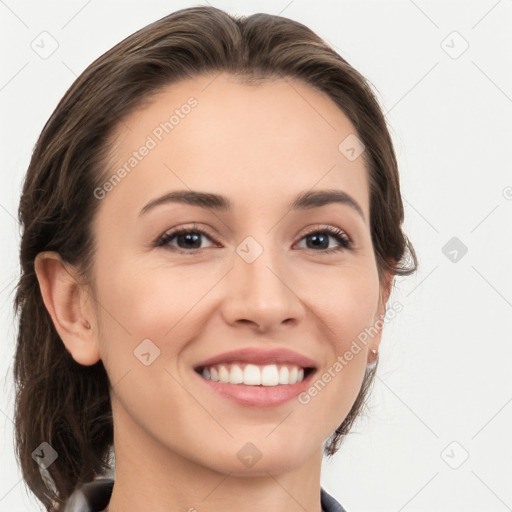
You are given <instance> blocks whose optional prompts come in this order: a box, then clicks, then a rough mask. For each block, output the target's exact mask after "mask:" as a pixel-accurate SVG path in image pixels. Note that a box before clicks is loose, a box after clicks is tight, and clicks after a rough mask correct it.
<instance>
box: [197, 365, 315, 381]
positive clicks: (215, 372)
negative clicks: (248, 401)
mask: <svg viewBox="0 0 512 512" xmlns="http://www.w3.org/2000/svg"><path fill="white" fill-rule="evenodd" d="M312 370H313V369H312V368H302V367H300V366H297V365H284V364H267V365H255V364H243V363H241V364H216V365H212V366H205V367H203V368H198V369H197V372H198V373H200V374H201V375H202V377H203V378H204V379H206V380H211V381H215V382H221V383H225V384H244V385H246V386H278V385H280V384H281V385H290V384H296V383H297V382H302V381H303V380H304V376H305V375H306V376H307V375H308V373H309V372H310V371H312Z"/></svg>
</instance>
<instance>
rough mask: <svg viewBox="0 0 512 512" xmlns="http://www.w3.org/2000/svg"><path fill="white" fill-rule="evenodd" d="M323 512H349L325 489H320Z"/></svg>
mask: <svg viewBox="0 0 512 512" xmlns="http://www.w3.org/2000/svg"><path fill="white" fill-rule="evenodd" d="M320 500H321V503H322V512H347V511H346V510H345V509H344V508H343V507H342V506H341V505H340V504H339V503H338V502H337V501H336V500H335V499H334V498H333V497H332V496H331V495H330V494H329V493H328V492H327V491H326V490H325V489H324V488H323V487H321V488H320Z"/></svg>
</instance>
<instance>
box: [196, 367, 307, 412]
mask: <svg viewBox="0 0 512 512" xmlns="http://www.w3.org/2000/svg"><path fill="white" fill-rule="evenodd" d="M196 373H197V372H196ZM315 373H316V372H314V371H312V372H311V373H310V374H309V375H307V376H306V377H304V380H303V381H302V382H297V383H295V384H279V385H277V386H246V385H245V384H229V383H223V382H218V381H213V380H207V379H205V378H203V377H202V376H201V375H199V374H197V376H198V378H199V379H201V380H202V381H203V382H204V383H205V384H206V385H207V386H209V388H210V389H211V390H212V391H214V392H215V393H217V394H219V395H220V396H222V397H224V398H229V399H231V400H233V401H234V402H236V403H237V404H239V405H243V406H246V407H277V406H278V405H281V404H284V403H285V402H288V401H289V400H291V399H293V398H295V397H296V396H297V395H299V394H300V393H302V392H304V391H306V389H307V388H308V387H309V386H310V385H311V379H312V378H313V375H314V374H315Z"/></svg>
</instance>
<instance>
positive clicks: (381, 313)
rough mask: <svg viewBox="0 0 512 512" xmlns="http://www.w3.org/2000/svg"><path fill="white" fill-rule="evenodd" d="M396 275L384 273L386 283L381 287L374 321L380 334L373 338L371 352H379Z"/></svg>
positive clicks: (389, 272) (388, 272)
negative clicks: (387, 307)
mask: <svg viewBox="0 0 512 512" xmlns="http://www.w3.org/2000/svg"><path fill="white" fill-rule="evenodd" d="M393 277H394V274H393V273H392V272H391V271H385V272H384V282H383V283H382V284H381V286H380V291H379V304H378V307H377V312H376V314H375V316H374V319H373V324H374V326H375V327H376V329H378V333H377V334H375V335H374V336H373V337H372V343H371V346H370V349H371V350H377V351H378V350H379V345H380V342H381V340H382V330H383V328H384V317H385V315H386V304H387V302H388V300H389V296H390V295H391V287H392V285H393Z"/></svg>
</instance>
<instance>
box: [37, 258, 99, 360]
mask: <svg viewBox="0 0 512 512" xmlns="http://www.w3.org/2000/svg"><path fill="white" fill-rule="evenodd" d="M34 264H35V271H36V275H37V280H38V281H39V287H40V289H41V295H42V297H43V301H44V304H45V306H46V309H47V310H48V313H49V314H50V316H51V318H52V320H53V324H54V326H55V329H56V330H57V332H58V334H59V336H60V338H61V340H62V341H63V343H64V345H65V346H66V349H67V350H68V352H70V354H71V355H72V357H73V359H74V360H75V361H76V362H77V363H79V364H82V365H84V366H90V365H92V364H95V363H97V362H98V361H99V360H100V353H99V348H98V342H97V336H96V330H95V329H94V328H93V326H92V324H93V311H92V308H89V307H88V306H89V304H90V301H89V300H88V298H89V296H88V292H87V290H86V288H85V286H84V285H81V284H80V283H79V281H78V278H77V273H76V272H75V270H74V269H73V267H72V266H70V265H68V264H67V263H65V262H64V261H63V260H62V258H61V256H60V255H59V254H58V253H57V252H53V251H45V252H41V253H39V254H38V255H37V256H36V259H35V262H34Z"/></svg>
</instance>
